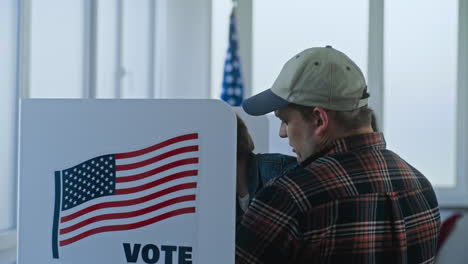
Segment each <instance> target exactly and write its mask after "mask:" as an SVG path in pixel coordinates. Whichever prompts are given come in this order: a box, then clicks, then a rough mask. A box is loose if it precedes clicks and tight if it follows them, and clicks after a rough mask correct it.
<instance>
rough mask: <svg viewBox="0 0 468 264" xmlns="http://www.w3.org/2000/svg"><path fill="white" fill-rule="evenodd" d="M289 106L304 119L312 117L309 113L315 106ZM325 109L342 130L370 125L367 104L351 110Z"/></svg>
mask: <svg viewBox="0 0 468 264" xmlns="http://www.w3.org/2000/svg"><path fill="white" fill-rule="evenodd" d="M289 107H291V108H293V109H295V110H297V111H298V112H299V113H300V114H301V116H302V119H304V120H307V121H309V120H311V119H312V118H313V116H312V115H311V114H310V113H311V112H312V111H313V110H314V108H315V106H303V105H298V104H290V105H289ZM325 110H326V111H327V112H329V113H330V117H331V118H332V119H333V120H335V122H336V124H337V125H338V126H339V127H341V128H342V129H343V130H346V131H349V130H355V129H359V128H362V127H369V126H372V122H373V111H372V109H370V108H368V107H367V106H363V107H360V108H358V109H356V110H351V111H334V110H327V109H325Z"/></svg>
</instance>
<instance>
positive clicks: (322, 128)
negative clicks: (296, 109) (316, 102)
mask: <svg viewBox="0 0 468 264" xmlns="http://www.w3.org/2000/svg"><path fill="white" fill-rule="evenodd" d="M313 115H314V119H315V120H314V122H315V127H316V129H315V135H316V136H322V135H324V134H325V132H326V131H327V130H328V126H329V124H330V123H329V121H330V119H329V115H328V112H327V111H326V110H325V109H323V108H321V107H315V108H314V110H313Z"/></svg>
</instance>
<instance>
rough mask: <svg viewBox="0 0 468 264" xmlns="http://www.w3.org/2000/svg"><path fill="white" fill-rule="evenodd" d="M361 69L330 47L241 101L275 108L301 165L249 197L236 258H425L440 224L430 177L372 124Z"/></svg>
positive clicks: (259, 111) (298, 59)
mask: <svg viewBox="0 0 468 264" xmlns="http://www.w3.org/2000/svg"><path fill="white" fill-rule="evenodd" d="M368 97H369V94H368V93H367V85H366V82H365V80H364V76H363V74H362V72H361V70H360V69H359V67H358V66H357V65H356V64H355V63H354V62H353V61H352V60H351V59H349V58H348V57H347V56H346V55H345V54H343V53H341V52H340V51H337V50H336V49H333V48H332V47H330V46H327V47H325V48H311V49H307V50H305V51H303V52H301V53H299V54H297V55H296V56H294V57H293V58H291V59H290V60H289V61H288V62H287V63H286V64H285V65H284V67H283V69H282V70H281V72H280V74H279V76H278V77H277V79H276V81H275V83H274V84H273V86H272V88H271V89H268V90H266V91H264V92H262V93H260V94H258V95H255V96H253V97H251V98H249V99H247V100H246V101H245V102H244V104H243V108H244V110H245V111H246V112H247V113H249V114H251V115H263V114H266V113H268V112H271V111H274V112H275V115H276V116H277V117H278V118H279V119H280V120H281V121H282V123H281V127H280V131H279V134H280V137H287V138H288V139H289V144H290V145H291V147H292V148H293V151H294V152H295V153H296V155H297V159H298V161H299V163H300V165H299V166H298V167H296V168H294V169H292V170H290V171H288V172H287V173H285V174H284V175H282V176H281V177H278V178H276V179H275V180H273V181H271V182H270V183H269V184H268V185H267V186H265V188H264V189H263V190H261V191H260V193H259V194H258V195H257V196H256V197H255V199H254V200H253V201H252V203H251V204H250V206H249V209H248V210H247V211H246V213H245V215H244V216H243V218H242V220H241V222H240V225H239V227H238V231H237V234H236V263H392V264H394V263H409V264H412V263H433V262H434V257H435V252H436V246H437V237H438V233H439V227H440V217H439V209H438V204H437V199H436V196H435V194H434V190H433V189H432V186H431V184H430V182H429V181H428V180H427V179H426V178H425V177H424V175H423V174H421V173H420V172H419V171H418V170H416V169H415V168H414V167H412V166H411V165H410V164H409V163H407V162H406V161H404V160H403V159H402V158H401V157H399V156H398V155H397V154H395V153H394V152H392V151H390V150H388V149H386V146H385V140H384V137H383V135H382V134H381V133H377V132H374V131H373V130H372V128H371V113H372V111H371V110H370V109H369V108H368V107H367V103H368Z"/></svg>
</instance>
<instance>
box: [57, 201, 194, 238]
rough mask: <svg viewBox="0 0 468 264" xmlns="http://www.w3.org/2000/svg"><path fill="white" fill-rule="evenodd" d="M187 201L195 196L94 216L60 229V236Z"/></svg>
mask: <svg viewBox="0 0 468 264" xmlns="http://www.w3.org/2000/svg"><path fill="white" fill-rule="evenodd" d="M187 201H195V195H185V196H180V197H176V198H172V199H169V200H167V201H164V202H161V203H158V204H155V205H152V206H149V207H146V208H143V209H140V210H136V211H132V212H124V213H113V214H103V215H98V216H94V217H91V218H88V219H86V220H83V221H81V222H78V223H76V224H74V225H72V226H69V227H66V228H62V229H60V234H61V235H64V234H67V233H70V232H72V231H75V230H77V229H78V228H81V227H83V226H86V225H89V224H92V223H95V222H99V221H103V220H110V219H123V218H130V217H136V216H140V215H144V214H147V213H151V212H153V211H156V210H159V209H161V208H164V207H167V206H170V205H173V204H177V203H182V202H187Z"/></svg>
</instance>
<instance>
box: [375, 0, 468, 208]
mask: <svg viewBox="0 0 468 264" xmlns="http://www.w3.org/2000/svg"><path fill="white" fill-rule="evenodd" d="M458 2H459V3H458V66H457V109H456V115H457V118H456V120H457V123H456V135H457V138H456V156H455V157H456V169H455V171H456V186H455V187H454V188H441V187H435V188H434V190H435V192H436V195H437V198H438V201H439V206H440V207H441V208H466V207H468V162H467V161H468V138H467V137H466V135H467V134H468V89H467V88H466V87H467V86H468V75H467V74H466V72H467V71H468V48H466V47H468V32H467V31H468V17H466V14H468V2H467V1H464V0H459V1H458ZM368 54H369V57H368V60H369V61H368V62H369V63H368V65H369V67H368V85H369V87H371V91H372V96H371V98H370V106H371V107H372V108H373V110H374V111H375V114H376V119H377V120H378V121H379V122H378V123H379V125H380V124H384V112H383V111H384V110H383V104H384V97H383V95H384V89H385V87H384V78H385V76H384V75H383V65H384V55H383V54H384V0H369V53H368ZM379 127H380V128H381V129H382V130H383V131H384V132H385V127H382V125H380V126H379Z"/></svg>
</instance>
